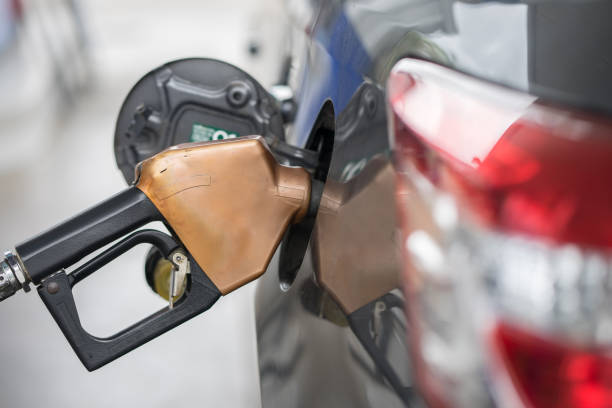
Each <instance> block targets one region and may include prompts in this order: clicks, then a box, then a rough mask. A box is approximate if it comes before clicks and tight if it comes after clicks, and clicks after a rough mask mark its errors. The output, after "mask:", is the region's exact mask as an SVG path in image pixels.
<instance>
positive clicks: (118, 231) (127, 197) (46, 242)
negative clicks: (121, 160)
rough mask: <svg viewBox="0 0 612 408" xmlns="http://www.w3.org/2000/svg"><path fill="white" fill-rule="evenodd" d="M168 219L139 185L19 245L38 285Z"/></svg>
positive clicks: (17, 249) (26, 265)
mask: <svg viewBox="0 0 612 408" xmlns="http://www.w3.org/2000/svg"><path fill="white" fill-rule="evenodd" d="M163 220H164V218H163V217H162V215H161V214H160V212H159V211H158V210H157V208H156V207H155V205H154V204H153V203H152V202H151V200H149V198H148V197H147V196H146V195H145V194H144V193H143V192H142V191H140V190H139V189H138V188H136V187H130V188H128V189H127V190H124V191H122V192H121V193H119V194H117V195H115V196H113V197H111V198H109V199H108V200H105V201H103V202H101V203H99V204H98V205H96V206H95V207H92V208H90V209H88V210H86V211H84V212H82V213H81V214H79V215H77V216H75V217H73V218H71V219H69V220H67V221H65V222H63V223H61V224H59V225H57V226H55V227H53V228H51V229H50V230H48V231H46V232H43V233H42V234H40V235H38V236H36V237H34V238H32V239H30V240H28V241H25V242H22V243H21V244H19V245H17V246H16V247H15V249H16V251H17V253H18V254H19V257H20V258H21V261H22V263H23V265H24V266H25V269H26V271H27V273H28V275H29V277H30V279H31V280H32V282H33V283H34V284H39V283H40V282H41V281H42V280H43V279H45V278H47V277H48V276H50V275H52V274H53V273H55V272H58V271H60V270H61V269H64V268H68V267H69V266H72V265H74V264H75V263H77V262H78V261H79V260H81V259H82V258H84V257H85V256H87V255H89V254H91V253H92V252H94V251H96V250H98V249H100V248H102V247H103V246H105V245H107V244H109V243H111V242H113V241H114V240H116V239H118V238H121V237H122V236H124V235H126V234H128V233H130V232H132V231H134V230H135V229H137V228H139V227H142V226H143V225H145V224H147V223H149V222H152V221H163Z"/></svg>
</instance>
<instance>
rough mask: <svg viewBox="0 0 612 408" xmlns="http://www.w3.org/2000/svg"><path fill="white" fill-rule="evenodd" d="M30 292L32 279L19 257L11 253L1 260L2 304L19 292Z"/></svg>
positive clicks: (7, 253) (0, 284)
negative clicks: (21, 290)
mask: <svg viewBox="0 0 612 408" xmlns="http://www.w3.org/2000/svg"><path fill="white" fill-rule="evenodd" d="M20 289H23V290H25V291H26V292H29V291H30V279H29V277H28V274H27V273H26V272H25V268H24V267H23V266H22V265H21V262H20V260H19V257H18V256H17V255H15V254H13V253H12V252H10V251H7V252H5V253H4V258H2V259H1V260H0V302H1V301H3V300H4V299H6V298H8V297H11V296H12V295H14V294H15V293H16V292H17V291H18V290H20Z"/></svg>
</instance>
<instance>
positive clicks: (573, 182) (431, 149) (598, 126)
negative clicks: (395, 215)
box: [388, 59, 612, 407]
mask: <svg viewBox="0 0 612 408" xmlns="http://www.w3.org/2000/svg"><path fill="white" fill-rule="evenodd" d="M388 98H389V104H390V112H391V124H392V136H391V138H392V145H393V149H394V157H395V163H396V169H397V171H398V189H397V191H398V208H399V213H400V219H401V222H402V229H403V231H404V238H405V251H404V252H405V261H406V262H405V265H406V268H405V270H406V271H405V282H406V288H407V291H408V294H407V298H408V299H409V303H408V305H409V306H408V317H409V319H410V321H411V327H412V332H411V333H410V335H411V339H412V341H413V344H412V347H413V351H414V353H413V355H414V358H415V363H416V370H417V376H418V381H419V383H420V385H421V388H422V389H423V390H424V393H425V396H426V398H427V399H428V401H429V402H430V404H431V405H434V406H455V405H458V406H468V407H473V406H481V405H486V404H490V403H491V402H495V403H496V404H497V405H500V406H511V407H514V406H520V405H523V406H528V407H549V406H555V407H600V406H601V407H604V406H612V347H611V346H612V296H611V295H612V276H611V272H612V268H611V265H610V254H609V252H610V250H611V249H612V207H611V206H612V181H611V179H612V121H610V120H609V119H607V118H606V117H605V116H604V115H599V114H594V113H587V112H580V111H575V110H568V109H564V108H560V107H558V106H553V105H547V104H545V103H543V102H541V101H539V100H537V99H536V98H535V97H533V96H531V95H526V94H523V93H519V92H516V91H512V90H509V89H506V88H503V87H500V86H497V85H493V84H490V83H486V82H483V81H479V80H476V79H474V78H471V77H469V76H466V75H463V74H460V73H457V72H455V71H452V70H449V69H446V68H443V67H440V66H438V65H435V64H431V63H428V62H424V61H418V60H409V59H406V60H402V61H400V62H399V63H398V64H397V65H396V66H395V68H394V69H393V71H392V73H391V76H390V79H389V83H388ZM451 402H452V403H451Z"/></svg>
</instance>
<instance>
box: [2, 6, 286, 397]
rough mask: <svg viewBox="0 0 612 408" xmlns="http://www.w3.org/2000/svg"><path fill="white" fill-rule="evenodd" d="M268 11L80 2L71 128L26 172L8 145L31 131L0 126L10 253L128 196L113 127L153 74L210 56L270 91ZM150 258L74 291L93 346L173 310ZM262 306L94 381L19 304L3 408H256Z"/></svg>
mask: <svg viewBox="0 0 612 408" xmlns="http://www.w3.org/2000/svg"><path fill="white" fill-rule="evenodd" d="M279 3H280V2H279ZM266 4H267V3H266V2H259V1H257V2H254V1H249V0H242V1H239V0H226V1H224V2H216V1H202V0H174V1H172V2H150V1H144V0H130V1H109V0H89V1H82V2H81V5H82V12H83V18H84V22H85V27H86V30H87V31H88V33H89V52H90V56H91V63H92V64H91V67H92V77H91V80H90V81H88V86H87V87H86V89H85V90H83V91H82V92H80V94H79V95H78V97H77V99H75V100H74V101H73V102H72V103H66V105H65V106H62V107H61V109H59V111H61V112H62V113H61V115H59V116H55V117H54V119H55V120H54V121H53V122H52V123H53V125H52V126H49V127H48V128H45V129H44V132H43V133H44V134H41V135H40V143H37V144H36V145H37V149H38V150H39V151H38V152H37V153H36V154H33V155H27V154H24V155H23V156H21V157H24V159H22V160H21V159H19V157H20V153H19V151H17V150H15V149H16V148H15V149H13V147H12V146H13V145H12V144H11V143H13V142H12V140H13V139H14V140H18V139H19V138H20V137H22V136H23V137H25V136H26V132H27V130H24V131H23V133H21V131H20V130H19V129H20V128H19V126H21V125H22V123H18V124H17V125H16V124H15V123H12V124H11V127H10V128H9V127H8V125H6V126H5V122H3V121H0V143H2V145H3V147H2V151H3V153H4V156H8V155H13V154H14V155H15V156H17V158H16V160H14V161H15V163H16V164H15V165H11V166H9V167H7V168H1V169H0V186H2V191H3V192H2V193H1V194H0V225H1V226H2V233H1V234H0V247H2V249H12V248H13V247H14V245H15V244H17V243H18V242H20V241H22V240H24V239H27V238H29V237H31V236H32V235H34V234H36V233H38V232H40V231H42V230H44V229H46V228H48V227H50V226H52V225H54V224H55V223H57V222H59V221H62V220H64V219H66V218H68V217H71V216H73V215H75V214H76V213H77V212H79V211H81V210H83V209H85V208H87V207H89V206H91V205H94V204H96V203H97V202H99V201H101V200H103V199H105V198H107V197H109V196H110V195H112V194H114V193H117V192H119V191H121V190H122V189H123V188H125V187H126V183H125V182H124V180H123V178H122V177H121V174H120V172H119V171H118V170H117V168H116V166H115V163H114V157H113V133H114V126H115V119H116V115H117V113H118V111H119V108H120V106H121V103H122V101H123V98H124V97H125V95H126V94H127V92H128V91H129V90H130V88H131V86H132V85H133V84H135V82H136V81H137V80H138V79H139V78H140V77H141V76H142V75H144V74H145V73H146V72H147V71H149V70H150V69H152V68H154V67H156V66H158V65H160V64H162V63H164V62H166V61H168V60H171V59H175V58H179V57H188V56H207V57H213V58H217V59H223V60H227V61H229V62H232V63H234V64H236V65H238V66H239V67H242V68H244V69H246V70H248V71H249V72H251V73H252V74H253V75H254V76H255V77H256V78H258V79H259V80H260V81H261V82H262V83H263V84H264V85H268V84H270V83H271V82H272V81H273V80H274V76H275V75H274V74H275V73H276V72H277V71H276V65H275V61H276V60H275V58H274V57H275V56H274V55H272V53H271V52H270V51H269V50H266V48H265V47H264V48H263V50H262V55H260V56H259V57H257V58H254V57H252V56H250V55H249V54H248V53H247V44H248V40H249V35H250V33H249V30H246V29H244V28H245V27H251V28H253V17H252V16H253V13H261V8H262V7H270V6H269V5H266ZM274 10H275V11H276V12H278V11H277V10H276V9H274ZM254 27H255V31H256V32H257V30H258V28H257V24H256V25H255V26H254ZM262 27H263V26H262ZM261 30H262V31H261V32H259V34H262V33H264V31H265V30H264V28H262V29H261ZM267 52H268V54H266V53H267ZM66 63H67V64H68V63H69V61H66ZM40 105H44V103H42V104H40ZM37 106H38V105H37ZM39 109H41V110H42V109H44V106H43V107H40V106H38V107H36V108H32V112H31V114H28V115H24V117H27V118H28V119H27V120H24V121H23V122H24V123H23V126H24V127H23V129H26V125H27V124H26V123H25V122H26V121H32V122H34V121H37V119H38V118H41V117H42V114H39V112H38V110H39ZM13 122H15V121H13ZM9 130H10V133H11V134H7V133H9ZM4 132H7V133H4ZM13 132H16V133H18V134H12V133H13ZM3 133H4V134H3ZM5 167H6V166H5ZM145 252H146V248H138V249H135V250H133V251H130V252H128V254H126V255H124V256H123V257H121V258H120V259H118V260H117V261H116V262H114V263H111V264H110V265H109V266H107V267H105V268H103V270H101V271H100V272H98V273H97V274H94V275H93V276H92V277H91V278H88V279H86V280H85V281H83V283H81V284H79V286H80V287H77V289H76V290H75V297H76V301H77V307H78V308H79V310H80V313H81V320H82V321H83V325H84V326H85V328H86V329H88V330H89V331H90V332H91V333H92V334H95V335H100V336H105V335H109V334H111V333H113V332H116V331H118V330H119V329H122V328H124V327H127V326H128V325H129V324H131V323H133V322H135V321H136V320H139V319H140V318H142V317H144V316H146V315H148V314H150V313H152V312H154V311H156V310H158V309H159V308H161V307H164V302H163V301H162V300H161V298H158V297H157V296H156V295H154V294H153V293H152V292H151V291H150V290H149V288H148V286H147V285H146V282H145V280H144V273H143V264H144V256H145ZM253 294H254V285H253V284H250V285H248V286H246V287H244V288H242V289H240V290H239V291H237V292H235V293H232V294H230V295H229V296H227V297H226V298H222V299H221V300H220V301H219V302H218V303H217V304H216V305H215V306H214V307H213V309H211V310H210V311H209V312H207V313H205V314H203V315H201V316H199V317H196V318H194V319H192V320H191V321H189V322H187V323H185V324H183V325H182V326H179V327H178V328H176V329H174V330H172V331H171V332H169V333H167V334H165V335H163V336H161V337H159V338H157V339H155V340H153V341H152V342H150V343H148V344H147V345H145V346H143V347H141V348H139V349H137V350H135V351H133V352H131V353H130V354H128V355H126V356H124V357H123V358H120V359H119V360H117V361H115V362H113V363H111V364H109V365H108V366H106V367H104V368H102V369H100V370H98V371H95V372H93V373H88V372H87V371H86V370H85V368H84V367H83V366H82V365H81V363H80V362H79V360H78V359H77V357H76V355H75V354H74V353H73V351H72V349H71V348H70V346H69V345H68V342H67V341H66V339H65V338H64V336H63V335H62V333H61V332H60V330H59V328H58V327H57V326H56V324H55V322H54V321H53V319H52V318H51V316H50V315H49V313H48V312H47V310H46V308H45V307H44V305H43V304H42V302H41V301H40V299H39V298H38V296H37V294H36V293H35V291H34V292H31V293H29V294H25V293H23V292H22V293H18V294H17V295H15V296H14V297H12V298H10V299H8V300H6V301H4V302H3V303H2V304H0V324H1V325H2V337H1V339H2V348H1V349H0V361H2V364H1V365H0V394H1V395H2V401H0V406H2V407H11V408H19V407H36V406H45V407H48V408H53V407H58V408H59V407H62V408H63V407H90V408H96V407H109V406H120V407H122V406H139V407H145V406H146V407H169V406H173V407H186V406H202V407H206V406H211V407H219V406H223V407H256V406H259V404H260V403H259V379H258V370H257V352H256V340H255V324H254V318H253Z"/></svg>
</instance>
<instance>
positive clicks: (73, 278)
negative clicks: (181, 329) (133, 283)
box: [38, 230, 221, 371]
mask: <svg viewBox="0 0 612 408" xmlns="http://www.w3.org/2000/svg"><path fill="white" fill-rule="evenodd" d="M144 243H148V244H153V245H154V246H155V247H156V248H158V249H159V250H160V251H161V253H162V255H163V256H164V257H166V258H167V257H168V256H169V255H170V253H171V251H173V250H174V249H175V248H178V245H179V244H178V243H177V242H175V241H174V239H173V238H172V237H170V236H168V235H166V234H164V233H163V232H160V231H154V230H140V231H136V232H134V233H133V234H131V235H130V236H128V237H126V238H125V239H123V240H122V241H120V242H119V243H117V244H115V245H114V246H113V247H111V248H110V249H108V250H106V251H105V252H103V253H102V254H100V255H98V256H97V257H96V258H95V259H93V260H91V261H89V262H88V263H86V264H85V265H83V266H82V267H81V268H79V269H77V270H76V271H74V272H73V273H72V274H70V275H67V274H66V272H65V271H60V272H58V273H55V274H53V275H52V276H50V277H49V278H47V279H45V280H44V282H43V283H42V284H41V285H40V286H39V287H38V294H39V295H40V297H41V299H42V301H43V302H44V304H45V305H46V306H47V308H48V309H49V312H50V313H51V315H52V316H53V318H54V319H55V321H56V322H57V324H58V326H59V327H60V329H61V330H62V332H63V333H64V336H66V339H68V342H69V343H70V345H71V346H72V348H73V349H74V351H75V353H76V354H77V356H78V357H79V359H80V360H81V362H82V363H83V365H84V366H85V367H86V368H87V370H89V371H93V370H96V369H98V368H100V367H102V366H103V365H105V364H107V363H110V362H111V361H113V360H115V359H117V358H119V357H121V356H122V355H124V354H126V353H128V352H129V351H131V350H134V349H135V348H137V347H139V346H141V345H143V344H145V343H146V342H148V341H150V340H152V339H154V338H156V337H157V336H159V335H161V334H163V333H165V332H167V331H168V330H170V329H172V328H174V327H176V326H178V325H180V324H181V323H183V322H185V321H187V320H189V319H191V318H192V317H194V316H196V315H198V314H200V313H202V312H204V311H206V310H208V309H209V308H210V307H211V306H212V305H213V304H214V303H215V302H216V301H217V299H219V297H220V296H221V292H220V291H219V289H217V287H216V286H215V285H214V284H213V283H212V281H211V280H210V279H209V278H208V276H206V274H205V273H204V272H203V271H202V270H201V269H200V267H199V266H198V264H197V263H196V262H195V261H194V260H193V258H192V257H191V254H189V253H188V252H186V251H185V252H184V253H185V256H186V257H187V259H188V261H189V263H190V265H191V273H190V274H189V277H188V281H187V287H186V289H185V293H184V294H183V296H182V297H181V298H180V299H179V300H178V302H177V303H175V305H174V307H173V308H169V307H166V308H164V309H161V310H159V311H158V312H157V313H154V314H152V315H151V316H149V317H147V318H145V319H143V320H141V321H140V322H138V323H136V324H134V325H132V326H130V327H128V328H127V329H125V330H122V331H120V332H119V333H116V334H114V335H112V336H110V337H106V338H100V337H96V336H93V335H91V334H90V333H88V332H87V331H85V329H84V328H83V326H82V325H81V321H80V318H79V313H78V311H77V308H76V304H75V302H74V296H73V294H72V288H73V286H74V285H75V284H76V283H78V282H79V281H81V280H82V279H84V278H86V277H87V276H89V275H90V274H91V273H93V272H95V271H97V270H98V269H99V268H100V267H102V266H104V265H105V264H107V263H108V262H110V261H112V260H113V259H115V258H117V257H118V256H120V255H121V254H123V253H125V252H126V251H128V250H129V249H130V248H132V247H134V246H136V245H139V244H144Z"/></svg>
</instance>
